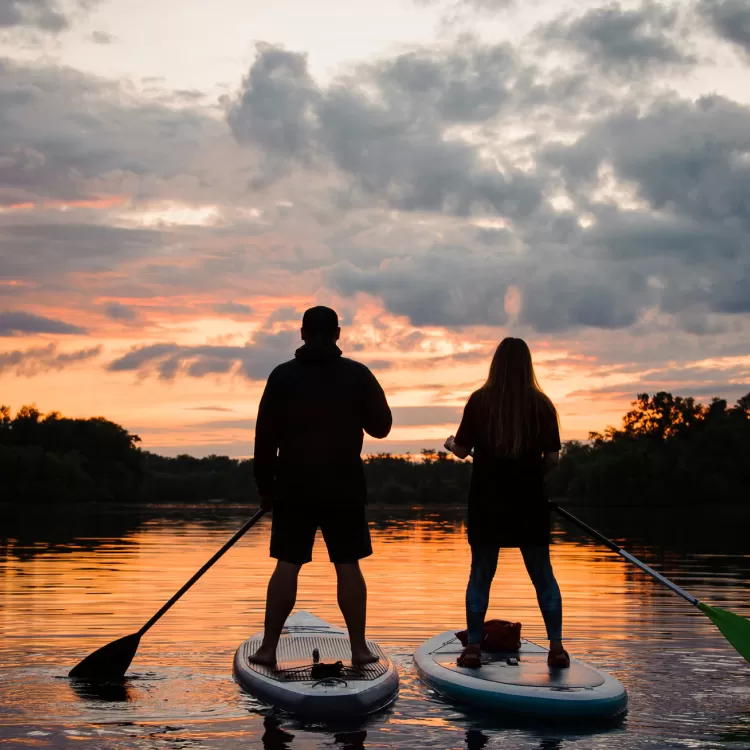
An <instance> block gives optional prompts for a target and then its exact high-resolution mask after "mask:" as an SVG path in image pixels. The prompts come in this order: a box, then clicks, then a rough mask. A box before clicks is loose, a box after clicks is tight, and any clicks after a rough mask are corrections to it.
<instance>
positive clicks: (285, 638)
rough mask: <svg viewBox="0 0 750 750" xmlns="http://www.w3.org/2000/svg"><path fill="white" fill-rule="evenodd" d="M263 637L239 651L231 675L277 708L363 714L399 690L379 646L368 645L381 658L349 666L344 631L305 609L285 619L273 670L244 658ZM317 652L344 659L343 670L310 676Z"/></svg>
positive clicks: (330, 659)
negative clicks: (364, 664)
mask: <svg viewBox="0 0 750 750" xmlns="http://www.w3.org/2000/svg"><path fill="white" fill-rule="evenodd" d="M262 638H263V633H258V634H256V635H254V636H253V637H252V638H248V640H246V641H245V642H244V643H242V644H241V645H240V647H239V648H238V649H237V652H236V654H235V655H234V676H235V679H236V680H237V682H238V683H239V684H240V685H241V686H242V688H243V689H244V690H246V691H247V692H248V693H251V694H252V695H254V696H255V697H256V698H260V700H262V701H264V702H265V703H270V704H271V705H273V706H276V707H277V708H281V709H284V710H286V711H291V712H293V713H297V714H305V715H308V716H309V715H314V716H326V717H334V716H357V715H359V716H362V715H364V714H370V713H373V712H375V711H379V710H380V709H381V708H384V707H385V706H387V705H388V704H389V703H391V702H392V701H393V700H394V699H395V697H396V695H397V694H398V673H397V672H396V667H395V666H394V664H393V662H392V661H391V660H390V659H389V658H388V656H387V655H386V654H385V653H384V652H383V651H381V650H380V647H379V646H377V645H376V644H374V643H372V642H371V641H368V644H367V645H368V646H369V647H370V650H371V651H373V652H375V653H377V654H378V656H380V661H378V662H376V663H375V664H368V665H367V666H365V667H360V668H358V667H353V666H352V663H351V656H352V654H351V649H350V646H349V638H348V635H347V633H346V631H344V630H340V629H339V628H336V627H334V626H333V625H329V624H328V623H327V622H325V621H324V620H321V619H320V618H318V617H315V615H311V614H310V613H308V612H295V613H294V614H292V615H291V616H290V617H289V619H288V620H287V621H286V625H285V626H284V631H283V633H282V636H281V640H280V641H279V647H278V649H277V651H276V658H277V664H276V669H270V668H268V667H264V666H261V665H260V664H251V663H250V662H249V661H248V660H247V657H248V656H249V655H250V654H252V653H253V652H254V651H255V650H256V649H257V648H258V646H260V642H261V639H262ZM316 650H317V655H318V656H319V659H320V662H322V663H325V664H331V663H335V662H337V661H341V662H343V665H344V666H343V669H342V671H341V672H340V673H339V674H338V675H335V676H334V675H330V676H320V675H317V674H316V676H315V677H313V659H314V657H313V651H316Z"/></svg>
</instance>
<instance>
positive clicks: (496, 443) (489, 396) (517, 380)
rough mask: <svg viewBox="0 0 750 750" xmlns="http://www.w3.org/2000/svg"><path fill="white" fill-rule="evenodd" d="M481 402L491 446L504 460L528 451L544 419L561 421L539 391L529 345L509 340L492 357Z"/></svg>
mask: <svg viewBox="0 0 750 750" xmlns="http://www.w3.org/2000/svg"><path fill="white" fill-rule="evenodd" d="M482 402H483V404H484V405H485V407H486V408H488V409H489V416H490V419H489V441H490V445H491V446H493V448H494V451H495V453H497V454H499V455H503V456H519V455H521V454H522V453H524V452H525V451H527V450H528V449H529V448H530V447H531V446H532V444H533V441H534V440H535V438H537V437H538V435H539V431H540V429H541V422H542V419H543V418H545V417H546V418H547V419H555V420H557V418H558V417H557V410H556V409H555V407H554V405H553V404H552V402H551V401H550V400H549V398H548V397H547V396H546V395H545V394H544V392H543V391H542V389H541V388H540V387H539V383H538V381H537V379H536V375H535V374H534V365H533V364H532V362H531V352H530V351H529V347H528V345H527V344H526V342H525V341H524V340H523V339H516V338H512V337H510V336H509V337H508V338H504V339H503V340H502V341H501V342H500V344H499V346H498V347H497V349H496V350H495V355H494V356H493V357H492V364H491V365H490V374H489V377H488V378H487V382H486V383H485V384H484V386H483V387H482Z"/></svg>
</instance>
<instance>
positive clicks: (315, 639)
mask: <svg viewBox="0 0 750 750" xmlns="http://www.w3.org/2000/svg"><path fill="white" fill-rule="evenodd" d="M260 643H261V639H260V638H254V639H252V640H249V641H245V642H244V643H243V644H242V647H241V657H242V659H243V660H244V661H245V663H246V665H247V668H248V669H250V670H252V671H253V672H256V673H257V674H259V675H263V677H266V678H268V679H271V680H278V681H279V682H290V681H296V682H302V681H305V680H312V679H314V678H313V676H312V664H313V655H312V654H313V650H314V649H318V653H319V655H320V661H321V662H325V663H327V664H330V663H334V662H337V661H341V662H343V664H344V668H343V670H342V673H341V675H340V676H341V677H343V678H345V679H346V680H348V681H352V680H354V681H356V680H365V681H369V680H376V679H377V678H378V677H382V676H383V675H384V674H385V673H386V672H387V671H388V667H389V660H388V657H387V656H386V655H385V653H383V651H381V649H380V646H378V645H377V643H373V642H372V641H368V642H367V645H368V647H369V648H370V651H372V652H373V653H375V654H377V655H378V656H379V657H380V661H377V662H375V663H374V664H367V665H366V666H364V667H355V666H353V665H352V663H351V662H352V652H351V647H350V645H349V639H348V638H347V637H346V636H344V635H329V636H323V637H321V636H317V635H313V636H297V637H295V638H283V637H282V638H281V640H280V641H279V647H278V649H277V650H276V669H273V668H271V667H266V666H264V665H262V664H253V663H251V662H249V661H248V660H247V659H248V656H250V654H252V653H253V652H255V651H256V649H258V648H259V647H260Z"/></svg>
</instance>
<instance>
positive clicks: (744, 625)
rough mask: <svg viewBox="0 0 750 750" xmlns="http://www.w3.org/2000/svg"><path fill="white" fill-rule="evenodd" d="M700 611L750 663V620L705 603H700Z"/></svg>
mask: <svg viewBox="0 0 750 750" xmlns="http://www.w3.org/2000/svg"><path fill="white" fill-rule="evenodd" d="M698 609H700V610H701V611H702V612H703V613H704V614H706V615H707V616H708V617H709V619H710V620H711V622H713V624H714V625H716V627H717V628H719V630H721V633H722V635H723V636H724V637H725V638H726V639H727V640H728V641H729V642H730V643H731V644H732V645H733V646H734V647H735V648H736V649H737V651H739V653H740V654H742V656H744V657H745V660H746V661H749V662H750V620H748V619H747V618H745V617H741V616H740V615H736V614H734V612H727V610H726V609H719V608H718V607H711V606H709V605H708V604H704V603H703V602H699V604H698Z"/></svg>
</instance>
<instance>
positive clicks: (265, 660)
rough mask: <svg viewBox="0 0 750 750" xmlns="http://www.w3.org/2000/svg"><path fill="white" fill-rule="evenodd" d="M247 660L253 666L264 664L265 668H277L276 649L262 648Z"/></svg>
mask: <svg viewBox="0 0 750 750" xmlns="http://www.w3.org/2000/svg"><path fill="white" fill-rule="evenodd" d="M247 660H248V661H249V662H250V663H251V664H262V665H263V666H264V667H270V668H271V669H274V668H275V667H276V649H275V648H273V649H272V648H269V647H267V646H261V647H260V648H259V649H258V650H257V651H256V652H255V653H254V654H250V656H248V657H247Z"/></svg>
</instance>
